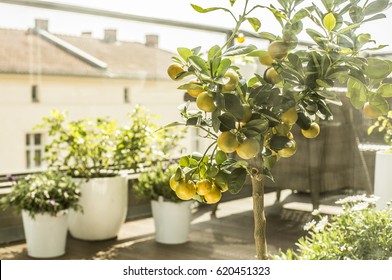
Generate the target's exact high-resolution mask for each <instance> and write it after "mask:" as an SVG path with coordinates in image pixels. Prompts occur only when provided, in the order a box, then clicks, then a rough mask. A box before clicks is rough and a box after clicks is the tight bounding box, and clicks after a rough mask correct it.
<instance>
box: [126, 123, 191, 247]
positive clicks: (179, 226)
mask: <svg viewBox="0 0 392 280" xmlns="http://www.w3.org/2000/svg"><path fill="white" fill-rule="evenodd" d="M169 135H170V137H169ZM183 136H184V135H183V132H175V131H174V130H161V131H158V132H157V133H156V134H155V138H154V139H155V145H153V146H152V147H153V151H152V152H151V154H150V156H151V160H150V161H151V162H152V164H151V166H150V167H147V168H146V169H145V170H144V171H143V172H142V173H141V174H140V175H139V177H138V179H137V181H136V182H135V184H134V185H133V189H134V190H135V193H136V194H137V196H138V197H139V198H140V199H150V200H151V209H152V215H153V218H154V225H155V240H156V241H157V242H159V243H163V244H181V243H185V242H187V241H188V235H189V228H190V223H191V201H183V200H181V199H179V198H178V197H177V195H176V193H175V192H174V191H173V189H172V185H171V184H172V182H173V180H171V177H172V174H173V173H175V172H176V169H177V166H178V163H177V161H174V160H173V153H174V152H175V151H176V150H178V147H179V145H178V144H179V141H180V140H181V139H182V138H183Z"/></svg>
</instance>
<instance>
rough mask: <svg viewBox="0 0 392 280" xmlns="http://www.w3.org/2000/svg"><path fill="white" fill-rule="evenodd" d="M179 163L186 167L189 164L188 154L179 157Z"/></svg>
mask: <svg viewBox="0 0 392 280" xmlns="http://www.w3.org/2000/svg"><path fill="white" fill-rule="evenodd" d="M179 165H180V166H182V167H188V166H189V156H183V157H181V158H180V161H179Z"/></svg>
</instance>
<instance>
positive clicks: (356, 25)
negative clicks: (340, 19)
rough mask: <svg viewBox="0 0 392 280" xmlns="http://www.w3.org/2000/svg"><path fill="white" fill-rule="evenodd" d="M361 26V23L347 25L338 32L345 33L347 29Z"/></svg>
mask: <svg viewBox="0 0 392 280" xmlns="http://www.w3.org/2000/svg"><path fill="white" fill-rule="evenodd" d="M360 26H361V25H360V24H359V23H354V24H351V25H349V26H347V27H345V28H343V29H341V30H339V32H338V34H344V33H346V32H347V31H350V30H351V29H355V28H358V27H360Z"/></svg>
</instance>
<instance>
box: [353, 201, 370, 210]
mask: <svg viewBox="0 0 392 280" xmlns="http://www.w3.org/2000/svg"><path fill="white" fill-rule="evenodd" d="M368 207H369V202H361V203H358V204H355V205H354V206H353V207H351V210H353V211H362V210H365V209H366V208H368Z"/></svg>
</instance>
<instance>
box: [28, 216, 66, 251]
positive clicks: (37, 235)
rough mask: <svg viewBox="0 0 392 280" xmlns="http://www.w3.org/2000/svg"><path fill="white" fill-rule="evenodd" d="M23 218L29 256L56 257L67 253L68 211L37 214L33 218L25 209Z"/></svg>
mask: <svg viewBox="0 0 392 280" xmlns="http://www.w3.org/2000/svg"><path fill="white" fill-rule="evenodd" d="M22 219H23V228H24V232H25V237H26V243H27V254H28V255H29V256H31V257H33V258H54V257H58V256H62V255H64V254H65V244H66V241H67V230H68V227H67V214H66V211H63V212H61V213H59V214H58V215H57V216H51V215H49V214H46V213H44V214H36V215H35V216H34V218H32V217H31V216H30V214H29V212H28V211H25V210H23V211H22Z"/></svg>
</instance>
